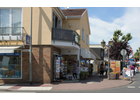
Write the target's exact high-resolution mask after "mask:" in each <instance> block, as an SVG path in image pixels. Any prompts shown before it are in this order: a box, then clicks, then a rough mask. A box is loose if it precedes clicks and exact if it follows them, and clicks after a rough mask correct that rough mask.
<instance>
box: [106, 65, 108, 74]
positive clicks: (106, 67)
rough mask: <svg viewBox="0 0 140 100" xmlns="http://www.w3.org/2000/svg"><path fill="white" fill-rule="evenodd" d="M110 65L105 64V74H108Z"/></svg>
mask: <svg viewBox="0 0 140 100" xmlns="http://www.w3.org/2000/svg"><path fill="white" fill-rule="evenodd" d="M107 71H108V66H107V64H105V75H106V76H107Z"/></svg>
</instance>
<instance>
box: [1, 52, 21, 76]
mask: <svg viewBox="0 0 140 100" xmlns="http://www.w3.org/2000/svg"><path fill="white" fill-rule="evenodd" d="M17 51H19V52H20V53H7V54H0V78H7V79H10V78H21V51H20V50H17Z"/></svg>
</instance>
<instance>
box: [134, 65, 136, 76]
mask: <svg viewBox="0 0 140 100" xmlns="http://www.w3.org/2000/svg"><path fill="white" fill-rule="evenodd" d="M135 68H136V66H135V65H134V75H135V74H136V72H135Z"/></svg>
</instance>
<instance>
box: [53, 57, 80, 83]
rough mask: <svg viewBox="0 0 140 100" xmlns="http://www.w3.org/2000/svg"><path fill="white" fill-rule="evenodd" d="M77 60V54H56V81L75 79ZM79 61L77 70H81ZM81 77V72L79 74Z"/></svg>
mask: <svg viewBox="0 0 140 100" xmlns="http://www.w3.org/2000/svg"><path fill="white" fill-rule="evenodd" d="M74 61H77V55H55V59H54V81H60V80H73V70H74V64H73V62H74ZM78 62H79V61H77V72H78V70H79V63H78ZM77 78H78V79H79V74H78V75H77Z"/></svg>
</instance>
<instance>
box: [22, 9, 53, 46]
mask: <svg viewBox="0 0 140 100" xmlns="http://www.w3.org/2000/svg"><path fill="white" fill-rule="evenodd" d="M30 17H31V7H23V27H24V34H28V35H30ZM51 31H52V8H51V7H33V8H32V44H33V45H49V44H51V39H52V38H51V37H52V35H51Z"/></svg>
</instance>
